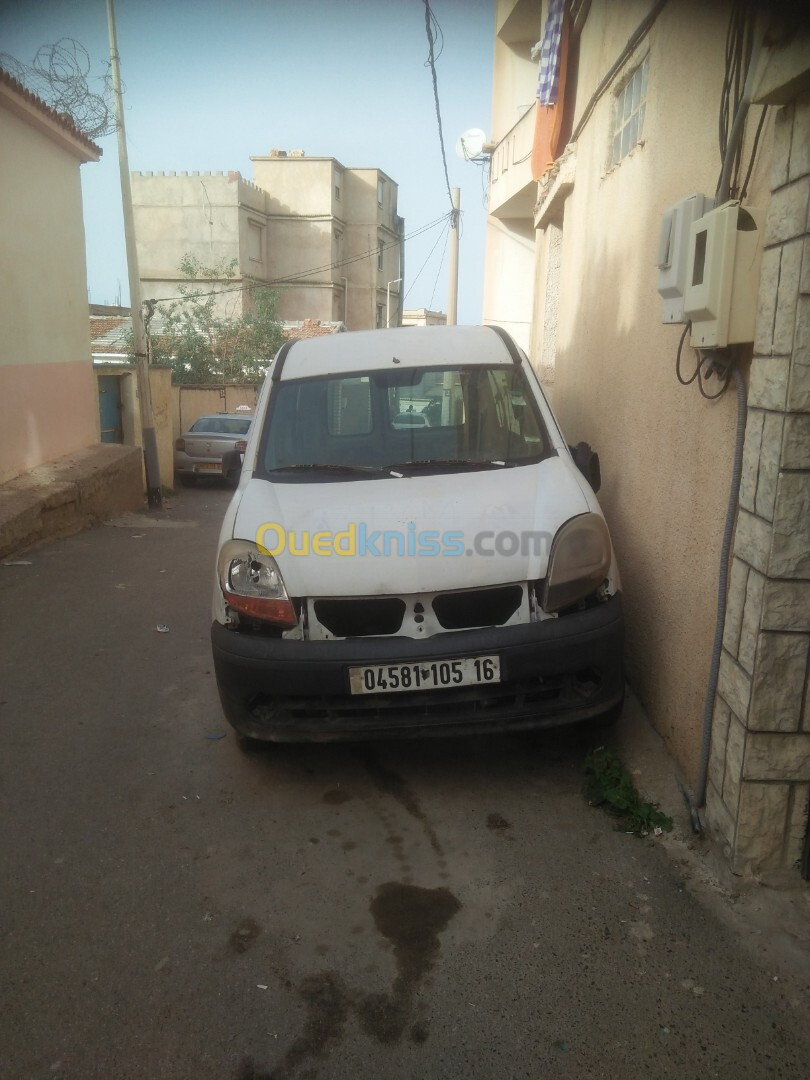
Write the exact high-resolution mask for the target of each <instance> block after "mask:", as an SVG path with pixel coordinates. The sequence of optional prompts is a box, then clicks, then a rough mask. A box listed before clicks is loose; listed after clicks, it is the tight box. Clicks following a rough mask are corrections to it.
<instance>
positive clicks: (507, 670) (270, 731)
mask: <svg viewBox="0 0 810 1080" xmlns="http://www.w3.org/2000/svg"><path fill="white" fill-rule="evenodd" d="M623 630H624V621H623V616H622V605H621V597H620V596H615V597H613V598H612V599H611V600H609V601H607V602H606V603H604V604H599V605H597V606H595V607H592V608H588V609H587V610H585V611H581V612H576V613H574V614H571V615H565V616H562V617H560V618H558V619H547V620H545V621H544V622H540V623H532V624H531V625H528V626H508V627H485V628H483V629H479V630H461V631H453V632H451V633H445V634H437V635H435V636H434V637H431V638H428V639H426V640H414V639H412V638H405V637H358V638H347V639H344V640H338V641H291V640H287V639H284V638H270V637H264V636H262V635H258V634H250V633H244V632H239V631H234V630H229V629H227V628H226V627H224V626H222V625H220V624H219V623H216V622H215V623H214V624H213V626H212V628H211V642H212V647H213V653H214V666H215V670H216V677H217V684H218V687H219V693H220V698H221V700H222V706H223V709H224V711H225V715H226V716H227V718H228V720H229V721H230V723H231V724H232V725H233V726H234V727H235V728H236V729H237V731H239V732H241V733H242V734H244V735H248V736H250V737H252V738H256V739H269V740H273V741H278V742H303V741H316V740H317V741H320V740H324V741H328V740H335V739H362V738H380V737H396V736H402V737H405V736H407V737H411V736H422V735H454V734H466V733H472V732H492V731H507V730H509V731H514V730H522V729H531V728H540V727H551V726H555V725H560V724H569V723H577V722H579V721H584V720H589V719H592V718H595V717H599V716H602V715H604V714H606V713H610V712H611V710H615V709H617V708H618V707H619V706H620V705H621V701H622V698H623V694H624V676H623V669H622V645H623ZM493 654H497V655H498V656H499V657H500V664H501V681H500V682H499V683H496V684H494V685H493V684H487V685H479V686H464V687H457V688H450V687H448V688H443V689H437V690H417V691H406V692H401V693H381V694H359V695H354V694H351V693H350V690H349V668H350V667H354V666H364V665H377V664H379V665H387V664H395V663H408V662H415V661H420V662H421V661H424V662H431V663H432V662H434V661H437V660H456V659H463V658H465V657H475V656H484V655H493Z"/></svg>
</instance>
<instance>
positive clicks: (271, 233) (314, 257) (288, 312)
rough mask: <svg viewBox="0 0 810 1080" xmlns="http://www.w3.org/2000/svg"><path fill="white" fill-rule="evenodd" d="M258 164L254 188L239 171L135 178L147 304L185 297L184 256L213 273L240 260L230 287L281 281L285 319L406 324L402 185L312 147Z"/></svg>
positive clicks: (229, 299)
mask: <svg viewBox="0 0 810 1080" xmlns="http://www.w3.org/2000/svg"><path fill="white" fill-rule="evenodd" d="M251 161H252V162H253V172H254V177H253V180H252V181H251V180H246V179H245V178H243V177H242V176H241V175H240V174H239V173H238V172H228V173H177V174H175V173H148V172H147V173H133V175H132V195H133V201H134V204H135V232H136V241H137V248H138V258H139V263H140V275H141V281H142V287H143V295H144V297H156V298H161V297H173V296H177V295H178V293H177V288H178V285H179V284H181V283H182V275H181V274H180V271H179V269H178V268H179V266H180V261H181V259H182V258H183V257H184V256H185V255H192V256H193V257H194V258H196V259H197V260H198V261H199V263H200V264H201V265H202V266H205V267H215V266H219V265H222V264H223V263H224V264H228V263H230V262H231V261H232V260H235V276H234V279H233V281H231V282H230V283H228V285H227V288H229V289H233V288H235V289H238V288H239V287H240V286H242V285H244V284H245V283H246V282H249V281H255V282H257V283H259V284H266V285H272V287H273V288H274V289H276V290H277V291H278V293H279V312H278V313H279V318H281V319H282V320H285V321H290V322H297V321H303V320H307V319H314V320H318V321H320V322H323V323H334V322H341V323H343V324H344V325H345V327H346V328H347V329H349V330H363V329H369V328H372V327H375V326H384V325H385V323H386V319H387V318H388V319H390V322H391V324H392V325H397V324H398V323H399V320H400V317H401V300H400V297H401V295H402V292H401V281H400V280H398V279H401V278H402V277H403V276H404V275H403V262H402V257H403V245H402V237H403V230H404V221H403V219H402V218H401V217H399V216H398V214H397V185H396V184H395V183H394V181H393V180H391V178H390V177H389V176H386V174H385V173H384V172H382V171H381V170H380V169H372V168H369V169H347V168H345V167H344V166H343V165H341V163H340V162H339V161H337V160H335V158H328V157H308V156H307V155H306V154H304V153H303V151H300V150H293V151H291V152H290V153H287V152H285V151H282V150H271V151H270V152H269V153H268V154H267V155H266V156H256V157H252V158H251ZM212 284H213V285H214V286H215V287H216V285H217V283H216V282H213V283H212ZM242 302H243V294H242V293H241V292H238V291H234V292H230V293H228V294H227V296H226V298H223V305H224V306H225V310H231V311H234V312H238V311H241V305H242Z"/></svg>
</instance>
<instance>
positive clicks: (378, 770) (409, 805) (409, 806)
mask: <svg viewBox="0 0 810 1080" xmlns="http://www.w3.org/2000/svg"><path fill="white" fill-rule="evenodd" d="M354 754H355V757H357V758H358V760H359V761H361V762H362V764H363V766H364V768H365V770H366V772H367V773H368V774H369V776H370V777H371V779H372V780H373V781H374V783H375V784H376V785H377V787H378V788H379V790H380V791H382V792H384V793H385V794H386V795H391V796H393V798H394V799H396V801H397V802H398V803H399V804H400V806H402V807H403V808H404V809H405V810H406V811H407V812H408V813H409V814H410V815H411V817H412V818H415V819H416V820H417V821H418V822H419V823H420V825H421V826H422V828H423V830H424V832H425V836H427V838H428V840H429V841H430V846H431V847H432V848H433V850H434V851H435V852H436V854H437V855H442V854H443V852H442V846H441V844H440V843H439V838H438V837H437V836H436V832H435V830H434V828H433V826H432V825H431V824H430V822H429V821H428V819H427V816H426V815H425V812H424V810H423V809H422V807H421V806H420V804H419V800H418V799H417V797H416V795H415V793H414V792H413V790H412V789H411V788H410V787H408V785H407V783H406V782H405V781H404V780H403V778H402V777H401V776H400V775H399V773H396V772H394V771H393V769H388V768H386V767H385V765H383V764H382V762H381V761H379V760H378V759H377V758H376V757H375V755H374V753H373V751H371V750H370V749H368V748H367V747H364V746H361V747H357V748H356V749H355V750H354Z"/></svg>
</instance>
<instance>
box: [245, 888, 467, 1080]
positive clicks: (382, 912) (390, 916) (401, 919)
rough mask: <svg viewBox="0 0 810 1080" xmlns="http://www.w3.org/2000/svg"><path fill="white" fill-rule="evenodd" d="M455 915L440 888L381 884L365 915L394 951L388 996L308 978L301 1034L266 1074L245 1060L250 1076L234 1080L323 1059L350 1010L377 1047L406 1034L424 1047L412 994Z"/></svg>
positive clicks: (454, 903) (275, 1075)
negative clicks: (305, 1010)
mask: <svg viewBox="0 0 810 1080" xmlns="http://www.w3.org/2000/svg"><path fill="white" fill-rule="evenodd" d="M460 910H461V903H460V901H459V900H458V899H457V898H456V897H455V896H453V894H452V893H451V892H450V891H449V890H448V889H445V888H439V889H424V888H421V887H420V886H418V885H408V884H403V883H402V882H398V881H390V882H388V883H387V884H385V885H381V886H380V887H379V889H378V890H377V893H376V895H375V896H374V898H373V899H372V901H371V905H370V911H371V915H372V917H373V919H374V923H375V925H376V927H377V930H378V931H379V932H380V934H381V935H382V936H383V937H384V938H385V939H386V941H388V942H390V944H391V946H392V947H393V950H394V957H395V959H396V964H397V976H396V978H395V980H394V985H393V987H392V989H391V993H390V994H383V993H378V994H363V993H357V992H353V991H352V990H351V989H350V988H349V987H347V986H346V984H345V983H344V982H343V980H342V979H341V977H340V975H338V974H337V972H334V971H323V972H320V973H319V974H317V975H312V976H310V977H309V978H307V979H305V980H304V981H303V982H302V983H301V985H300V987H299V994H300V995H301V998H302V999H303V1001H304V1004H305V1005H306V1007H307V1018H306V1020H305V1022H304V1031H303V1033H302V1034H301V1035H300V1036H299V1037H298V1038H297V1039H296V1040H295V1042H294V1043H293V1044H292V1045H291V1046H290V1048H289V1049H288V1050H287V1053H286V1054H285V1055H284V1059H283V1061H282V1062H281V1063H280V1064H279V1065H278V1066H277V1067H276V1068H275V1069H273V1070H272V1072H270V1073H258V1072H256V1071H255V1069H254V1066H253V1063H252V1061H251V1062H249V1067H250V1069H251V1070H253V1071H251V1072H243V1073H241V1074H240V1075H239V1076H238V1077H237V1080H290V1078H292V1077H293V1076H294V1075H295V1074H296V1070H297V1069H298V1068H299V1066H300V1065H301V1064H302V1063H303V1062H304V1061H306V1060H307V1059H309V1058H325V1057H326V1056H327V1055H328V1054H329V1053H330V1052H331V1050H333V1049H334V1048H335V1047H336V1046H337V1045H338V1044H339V1043H340V1042H341V1040H342V1038H343V1035H344V1031H345V1027H346V1022H347V1020H348V1018H349V1016H350V1014H351V1012H352V1011H354V1012H355V1014H356V1016H357V1017H358V1019H359V1020H360V1023H361V1024H362V1026H363V1028H364V1030H365V1031H366V1032H367V1034H369V1035H370V1036H371V1037H372V1038H374V1039H376V1041H377V1042H379V1043H382V1044H383V1045H388V1046H390V1045H392V1044H394V1043H397V1042H399V1041H400V1040H401V1039H402V1037H403V1035H404V1034H405V1032H406V1030H408V1034H409V1037H410V1039H411V1041H412V1042H413V1043H415V1044H416V1045H421V1044H423V1043H425V1042H426V1041H427V1038H428V1030H427V1027H426V1025H425V1024H424V1023H422V1022H419V1021H415V1017H414V1011H415V1010H414V994H415V992H416V990H417V988H418V986H419V984H420V982H421V981H422V980H423V979H424V978H425V976H426V975H427V973H428V972H429V971H430V970H431V969H432V968H433V967H434V965H435V963H436V960H437V959H438V956H439V952H440V950H441V944H440V941H439V934H440V933H441V932H442V931H443V930H444V929H446V927H447V925H448V924H449V922H450V920H451V919H452V918H453V916H454V915H456V914H457V913H458V912H459V911H460ZM243 1068H244V1066H243Z"/></svg>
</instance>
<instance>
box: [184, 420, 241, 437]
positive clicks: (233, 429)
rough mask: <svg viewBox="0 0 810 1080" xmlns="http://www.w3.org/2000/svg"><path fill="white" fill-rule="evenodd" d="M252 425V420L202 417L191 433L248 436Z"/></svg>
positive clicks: (193, 425) (192, 427)
mask: <svg viewBox="0 0 810 1080" xmlns="http://www.w3.org/2000/svg"><path fill="white" fill-rule="evenodd" d="M250 424H251V421H250V420H237V419H235V418H234V417H232V416H202V417H200V419H199V420H195V422H194V423H193V424H192V425H191V431H193V432H207V433H208V434H211V435H247V433H248V431H249V430H250Z"/></svg>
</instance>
